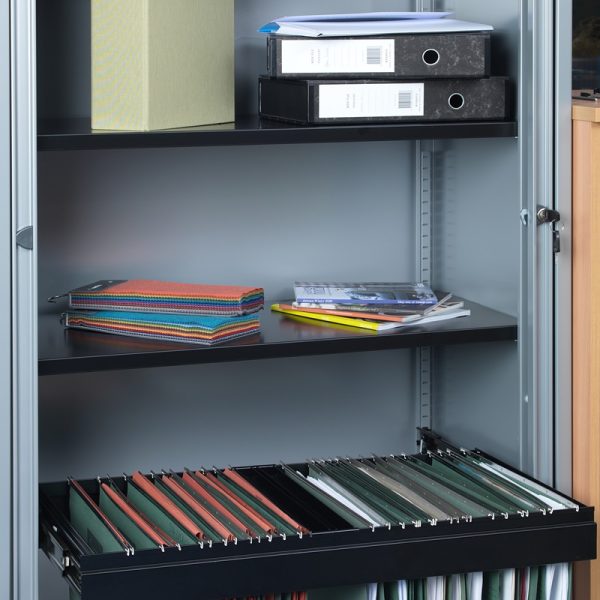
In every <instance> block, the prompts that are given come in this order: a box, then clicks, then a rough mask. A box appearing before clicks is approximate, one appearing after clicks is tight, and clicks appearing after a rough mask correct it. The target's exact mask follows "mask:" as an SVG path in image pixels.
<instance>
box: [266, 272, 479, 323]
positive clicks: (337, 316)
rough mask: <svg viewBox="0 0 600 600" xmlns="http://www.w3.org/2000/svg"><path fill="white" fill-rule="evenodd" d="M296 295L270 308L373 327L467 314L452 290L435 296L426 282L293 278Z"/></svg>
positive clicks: (439, 319) (312, 317)
mask: <svg viewBox="0 0 600 600" xmlns="http://www.w3.org/2000/svg"><path fill="white" fill-rule="evenodd" d="M294 292H295V295H296V299H295V301H293V302H289V303H279V304H273V305H272V306H271V309H272V310H274V311H276V312H281V313H284V314H287V315H291V316H294V317H301V318H305V319H313V320H315V321H321V322H326V323H336V324H339V325H347V326H350V327H359V328H362V329H370V330H373V331H388V330H390V329H398V328H400V327H405V326H407V325H424V324H426V323H432V322H435V321H443V320H446V319H454V318H456V317H465V316H469V315H470V314H471V312H470V311H469V310H468V309H465V308H464V303H463V302H461V301H459V302H457V301H452V299H451V298H452V295H451V294H443V295H440V297H439V298H438V296H437V295H436V294H435V293H434V292H433V290H432V289H431V288H430V287H429V286H428V285H426V284H425V283H421V282H419V283H322V282H321V283H314V282H310V283H309V282H296V283H295V284H294Z"/></svg>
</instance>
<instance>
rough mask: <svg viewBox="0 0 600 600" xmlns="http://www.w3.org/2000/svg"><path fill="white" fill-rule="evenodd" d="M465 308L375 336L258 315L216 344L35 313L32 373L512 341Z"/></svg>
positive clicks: (505, 321)
mask: <svg viewBox="0 0 600 600" xmlns="http://www.w3.org/2000/svg"><path fill="white" fill-rule="evenodd" d="M465 308H468V309H470V311H471V315H470V316H469V317H461V318H458V319H450V320H447V321H441V322H438V323H430V324H427V325H412V326H408V327H406V328H405V329H399V330H395V331H391V332H383V333H381V332H380V333H376V332H371V331H369V330H362V329H357V328H352V327H345V326H341V325H332V324H328V325H321V324H316V323H315V322H314V321H311V320H308V319H303V318H298V317H284V316H282V315H280V314H274V313H271V311H269V310H265V311H264V312H262V313H261V316H260V319H261V325H262V327H261V332H260V334H256V335H252V336H248V337H245V338H243V339H238V340H234V341H231V342H227V343H222V344H218V345H216V346H198V345H193V344H183V343H174V342H157V341H149V340H148V341H146V340H142V339H134V338H127V337H121V336H114V335H108V334H102V333H90V332H85V331H77V330H65V329H64V328H63V326H62V325H61V323H60V316H59V315H58V314H42V315H40V317H39V355H38V358H39V363H38V372H39V375H59V374H65V373H80V372H89V371H104V370H114V369H138V368H146V367H159V366H164V367H167V366H177V365H189V364H201V363H215V362H227V361H238V360H256V359H263V358H279V357H291V356H306V355H316V354H337V353H344V352H365V351H371V350H393V349H399V348H415V347H419V346H441V345H448V344H465V343H477V342H497V341H514V340H516V339H517V320H516V318H514V317H512V316H510V315H506V314H504V313H501V312H498V311H495V310H492V309H490V308H487V307H485V306H482V305H480V304H477V303H475V302H468V301H465Z"/></svg>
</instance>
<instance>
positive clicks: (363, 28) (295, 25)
mask: <svg viewBox="0 0 600 600" xmlns="http://www.w3.org/2000/svg"><path fill="white" fill-rule="evenodd" d="M493 29H494V28H493V27H492V26H491V25H486V24H483V23H470V22H468V21H459V20H458V19H404V20H397V21H393V20H386V21H346V22H339V21H325V22H310V21H308V22H306V21H305V22H274V23H269V24H267V25H265V26H264V27H262V28H261V29H260V30H259V31H261V32H263V33H274V34H276V35H296V36H301V37H336V36H361V35H389V34H393V33H408V34H411V33H415V34H419V33H460V32H466V31H492V30H493Z"/></svg>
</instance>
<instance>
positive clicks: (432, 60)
mask: <svg viewBox="0 0 600 600" xmlns="http://www.w3.org/2000/svg"><path fill="white" fill-rule="evenodd" d="M423 62H424V63H425V64H426V65H428V66H430V67H433V65H437V64H438V63H439V62H440V53H439V52H438V51H437V50H434V49H433V48H428V49H427V50H425V52H423Z"/></svg>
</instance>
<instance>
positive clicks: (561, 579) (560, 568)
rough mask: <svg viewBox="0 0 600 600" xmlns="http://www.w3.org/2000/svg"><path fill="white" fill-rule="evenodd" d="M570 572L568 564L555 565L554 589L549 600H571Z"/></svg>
mask: <svg viewBox="0 0 600 600" xmlns="http://www.w3.org/2000/svg"><path fill="white" fill-rule="evenodd" d="M569 570H570V566H569V565H568V564H567V563H561V564H558V565H555V570H554V579H553V581H552V589H551V590H550V594H549V596H548V600H569Z"/></svg>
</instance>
